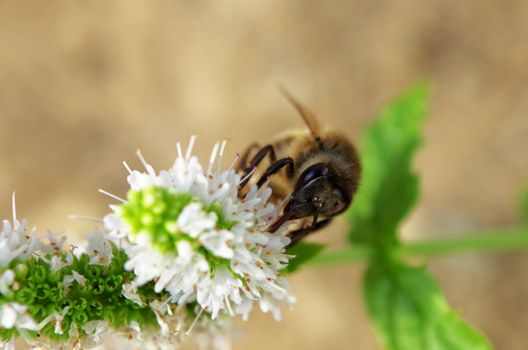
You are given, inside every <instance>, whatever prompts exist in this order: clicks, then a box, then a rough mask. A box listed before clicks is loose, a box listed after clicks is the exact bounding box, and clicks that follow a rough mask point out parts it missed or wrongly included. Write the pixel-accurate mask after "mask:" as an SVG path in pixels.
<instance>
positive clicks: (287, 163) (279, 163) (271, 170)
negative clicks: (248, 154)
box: [257, 157, 293, 187]
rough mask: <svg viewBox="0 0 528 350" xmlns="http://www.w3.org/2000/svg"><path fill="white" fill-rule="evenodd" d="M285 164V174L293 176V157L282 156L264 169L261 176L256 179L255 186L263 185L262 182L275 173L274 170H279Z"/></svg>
mask: <svg viewBox="0 0 528 350" xmlns="http://www.w3.org/2000/svg"><path fill="white" fill-rule="evenodd" d="M285 166H286V167H287V168H286V174H287V175H288V177H290V178H291V177H292V176H293V159H292V158H291V157H287V158H282V159H279V160H278V161H276V162H275V163H273V164H271V165H270V166H269V167H268V168H267V169H266V171H265V172H264V174H262V176H261V177H260V179H259V180H258V182H257V187H260V186H262V185H264V183H265V182H266V181H267V180H268V177H270V176H271V175H273V174H275V173H276V172H278V171H279V170H281V169H282V168H284V167H285Z"/></svg>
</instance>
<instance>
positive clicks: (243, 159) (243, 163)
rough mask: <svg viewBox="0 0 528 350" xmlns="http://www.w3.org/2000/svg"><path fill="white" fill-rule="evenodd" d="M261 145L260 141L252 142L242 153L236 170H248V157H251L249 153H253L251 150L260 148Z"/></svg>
mask: <svg viewBox="0 0 528 350" xmlns="http://www.w3.org/2000/svg"><path fill="white" fill-rule="evenodd" d="M260 148H261V146H260V145H259V144H258V143H256V142H255V143H252V144H251V145H249V147H248V148H246V150H245V151H244V153H242V155H241V156H240V159H239V160H238V162H237V166H236V168H235V170H236V171H237V172H238V171H240V170H246V169H247V167H248V166H247V162H248V160H249V159H248V158H249V155H250V154H251V152H252V151H253V150H255V149H260Z"/></svg>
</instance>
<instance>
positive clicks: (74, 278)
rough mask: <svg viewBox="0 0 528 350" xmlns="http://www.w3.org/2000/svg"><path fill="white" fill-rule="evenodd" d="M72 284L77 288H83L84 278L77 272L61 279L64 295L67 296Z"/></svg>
mask: <svg viewBox="0 0 528 350" xmlns="http://www.w3.org/2000/svg"><path fill="white" fill-rule="evenodd" d="M73 282H77V283H78V284H79V286H81V287H84V286H85V285H86V277H84V276H83V275H81V274H80V273H78V272H77V271H72V274H71V275H66V276H64V278H63V279H62V283H63V284H64V293H65V294H67V293H68V290H69V289H70V287H71V285H72V284H73Z"/></svg>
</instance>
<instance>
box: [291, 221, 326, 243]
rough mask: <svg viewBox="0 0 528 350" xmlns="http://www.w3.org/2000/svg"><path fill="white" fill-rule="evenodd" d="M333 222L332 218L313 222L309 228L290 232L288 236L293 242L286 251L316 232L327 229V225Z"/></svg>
mask: <svg viewBox="0 0 528 350" xmlns="http://www.w3.org/2000/svg"><path fill="white" fill-rule="evenodd" d="M331 221H332V218H328V219H324V220H321V221H319V222H317V221H316V220H314V221H312V225H310V226H309V227H303V228H300V229H298V230H295V231H292V232H290V233H289V234H288V237H290V239H291V242H290V244H288V246H287V247H286V249H288V248H291V247H293V246H294V245H295V244H297V242H299V240H300V239H301V238H303V237H304V236H306V235H308V234H309V233H312V232H315V231H317V230H320V229H322V228H324V227H326V225H328V224H329V223H330V222H331Z"/></svg>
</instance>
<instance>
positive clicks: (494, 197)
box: [0, 0, 528, 350]
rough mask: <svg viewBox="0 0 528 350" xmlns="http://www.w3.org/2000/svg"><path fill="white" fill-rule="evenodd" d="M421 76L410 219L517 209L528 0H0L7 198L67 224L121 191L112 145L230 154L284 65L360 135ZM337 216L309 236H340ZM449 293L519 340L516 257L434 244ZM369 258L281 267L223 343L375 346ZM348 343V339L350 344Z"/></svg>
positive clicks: (295, 86) (333, 240) (281, 107)
mask: <svg viewBox="0 0 528 350" xmlns="http://www.w3.org/2000/svg"><path fill="white" fill-rule="evenodd" d="M422 79H429V80H431V81H432V84H433V91H432V99H431V110H432V114H431V117H430V119H429V120H428V121H427V123H426V145H425V147H424V148H423V150H422V151H421V152H420V154H419V156H418V161H417V168H418V169H419V171H420V173H421V174H422V184H423V193H422V201H421V202H420V205H419V207H418V208H417V210H416V211H415V212H414V214H413V215H412V216H411V217H410V218H409V220H408V222H407V224H406V226H405V229H404V235H405V237H406V238H407V239H409V240H413V239H422V238H426V236H429V237H433V236H440V235H445V236H447V235H450V234H457V233H459V232H466V231H467V232H470V231H475V230H479V229H485V228H496V227H502V226H513V225H516V224H518V223H519V215H518V213H517V209H516V208H517V206H516V200H517V197H518V194H519V193H520V190H521V189H522V188H523V187H525V186H527V185H528V162H527V155H526V153H527V151H528V2H527V1H525V0H508V1H499V0H496V1H484V0H473V1H455V0H445V1H432V0H421V1H384V0H362V1H346V0H334V1H325V2H324V3H323V2H315V1H302V0H296V1H279V0H274V1H241V0H238V1H204V0H196V1H161V0H160V1H143V2H140V1H110V0H100V1H72V0H64V1H51V0H50V1H40V0H34V1H17V0H0V164H1V166H0V199H1V200H0V216H1V217H10V195H11V192H12V191H13V190H16V191H17V203H18V205H17V206H18V212H19V216H24V217H27V218H29V219H30V222H31V223H32V224H35V225H37V226H38V228H40V229H42V230H44V229H47V228H49V229H53V230H55V231H59V232H68V235H69V236H70V237H71V239H72V240H78V239H80V238H81V237H82V234H83V233H85V232H86V231H88V230H90V229H92V228H93V224H92V223H83V222H75V221H70V220H68V219H67V216H68V215H69V214H84V215H91V216H102V215H104V214H105V213H106V211H107V209H106V205H107V204H108V202H109V201H108V199H107V198H105V197H104V196H101V195H99V194H98V193H97V191H96V190H97V188H98V187H102V188H104V189H106V190H109V191H111V192H113V193H116V194H120V195H124V194H125V192H126V188H127V187H126V182H125V175H126V173H125V170H124V169H123V167H122V165H121V161H123V160H127V161H128V162H129V163H130V164H133V165H134V166H139V162H138V161H137V160H136V158H135V155H134V152H135V150H136V149H137V148H141V149H142V151H143V153H144V155H145V156H146V158H147V159H148V160H149V161H150V162H152V163H153V164H154V165H155V166H156V167H157V168H158V169H159V168H167V167H168V166H170V165H171V164H172V160H173V157H174V156H175V152H176V148H175V144H176V142H177V141H183V142H186V140H187V139H188V137H189V135H191V134H193V133H196V134H198V135H199V142H198V144H197V149H198V153H199V154H200V155H202V156H205V155H206V154H208V152H209V151H210V148H211V146H212V144H213V143H214V142H215V141H217V140H221V139H224V138H227V139H230V140H231V141H230V143H229V146H228V153H229V154H232V155H234V154H235V153H236V152H237V151H240V150H241V149H243V148H244V146H245V145H248V144H249V143H250V142H252V141H256V140H258V141H261V142H265V141H266V140H269V139H270V138H272V137H273V136H274V135H276V134H277V133H279V132H280V131H282V130H283V129H285V128H290V127H299V126H301V122H300V119H299V118H298V117H297V115H296V114H295V112H294V111H293V110H292V108H291V107H290V106H289V105H288V104H287V103H286V102H285V101H284V99H283V98H282V97H281V96H280V94H279V93H278V92H277V89H276V83H277V82H281V83H283V84H285V85H286V86H288V87H289V89H290V90H291V91H293V92H294V93H295V94H296V95H297V96H298V97H299V98H300V99H301V100H303V101H304V102H305V103H306V104H307V105H309V106H310V107H311V109H313V110H314V111H315V112H317V114H318V115H319V117H320V118H321V119H322V120H324V121H325V122H327V123H328V125H330V126H332V127H334V128H339V129H341V130H345V131H346V132H347V133H348V134H349V135H350V137H351V138H353V139H357V138H358V136H359V135H360V133H361V130H362V129H363V128H364V127H365V126H366V124H367V123H368V122H369V121H370V120H372V119H373V117H374V116H375V113H376V112H377V111H378V110H379V109H380V107H381V106H382V105H383V104H384V103H385V102H386V101H387V100H389V99H390V98H392V97H394V96H395V95H397V94H398V93H400V92H402V91H403V90H404V89H406V88H408V87H410V86H412V85H413V84H414V83H416V82H417V81H420V80H422ZM344 229H345V224H344V222H342V221H341V222H338V223H336V224H334V225H332V226H331V227H330V228H329V229H328V230H326V231H325V232H323V233H321V234H319V235H317V237H314V238H313V239H315V240H320V241H324V242H328V243H330V244H331V246H332V247H338V246H339V245H342V244H343V243H344V241H345V236H344ZM430 266H431V269H432V271H433V273H434V275H435V276H436V277H437V278H438V279H439V280H440V283H441V285H442V286H443V287H444V288H445V291H446V295H447V298H448V299H449V301H450V302H451V304H452V305H453V306H454V307H456V308H457V309H458V310H460V311H461V313H462V314H463V315H464V316H465V317H466V318H468V319H469V320H471V321H472V322H473V323H474V324H476V325H477V326H478V327H480V328H481V329H482V330H483V331H484V332H486V333H487V334H488V335H489V337H490V338H491V339H492V341H493V342H494V344H495V345H496V347H497V349H512V350H517V349H518V350H525V349H526V348H527V347H528V336H527V334H526V329H528V302H527V301H526V300H527V297H528V257H527V256H526V254H521V253H517V254H494V255H476V254H468V255H464V256H457V257H446V258H441V259H435V260H433V261H431V263H430ZM362 270H363V266H361V265H353V266H341V267H332V268H312V269H307V270H304V271H302V272H300V273H298V274H296V275H295V276H293V277H292V278H291V283H292V284H293V287H294V290H295V292H296V295H297V297H298V300H299V302H298V304H297V305H296V307H295V309H294V310H293V311H292V312H285V316H284V320H283V322H281V323H276V322H274V321H273V320H272V318H271V317H270V316H269V315H260V314H257V313H255V314H253V315H252V317H251V320H250V322H247V323H244V322H239V327H240V329H241V330H242V331H243V332H244V333H245V334H246V335H245V336H243V337H242V339H241V340H240V341H239V342H238V343H236V346H235V348H236V349H269V348H274V349H294V348H295V349H347V348H348V349H350V348H353V349H362V350H363V349H364V350H370V349H379V347H378V345H377V343H376V340H375V337H374V334H373V332H372V331H371V329H370V326H369V323H368V320H367V317H366V314H365V311H364V310H363V307H362V304H361V293H360V282H361V274H362ZM351 344H353V346H352V345H351Z"/></svg>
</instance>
